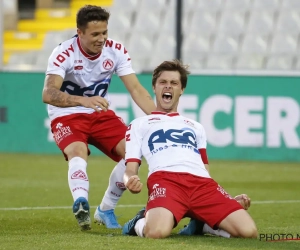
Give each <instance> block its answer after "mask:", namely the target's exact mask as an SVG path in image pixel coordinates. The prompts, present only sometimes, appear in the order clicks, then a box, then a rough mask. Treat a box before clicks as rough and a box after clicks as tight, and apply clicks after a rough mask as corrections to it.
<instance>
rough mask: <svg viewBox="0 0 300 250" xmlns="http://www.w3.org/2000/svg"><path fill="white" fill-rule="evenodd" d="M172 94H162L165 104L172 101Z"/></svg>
mask: <svg viewBox="0 0 300 250" xmlns="http://www.w3.org/2000/svg"><path fill="white" fill-rule="evenodd" d="M172 97H173V95H172V93H170V92H165V93H163V94H162V99H163V100H164V101H165V102H170V101H171V100H172Z"/></svg>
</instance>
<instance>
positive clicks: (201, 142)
mask: <svg viewBox="0 0 300 250" xmlns="http://www.w3.org/2000/svg"><path fill="white" fill-rule="evenodd" d="M206 146H207V140H206V133H205V130H204V128H203V126H202V125H200V127H199V130H198V136H197V147H198V150H199V153H200V156H201V159H202V161H203V163H204V164H208V157H207V153H206Z"/></svg>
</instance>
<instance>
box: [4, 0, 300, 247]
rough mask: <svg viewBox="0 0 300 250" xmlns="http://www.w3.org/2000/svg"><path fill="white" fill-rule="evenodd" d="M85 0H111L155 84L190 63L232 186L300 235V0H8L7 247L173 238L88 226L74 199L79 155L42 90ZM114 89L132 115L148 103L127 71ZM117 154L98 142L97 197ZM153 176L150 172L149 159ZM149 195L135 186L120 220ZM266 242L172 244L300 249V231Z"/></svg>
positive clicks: (93, 189)
mask: <svg viewBox="0 0 300 250" xmlns="http://www.w3.org/2000/svg"><path fill="white" fill-rule="evenodd" d="M85 4H92V5H99V6H103V7H105V8H108V9H109V10H110V11H111V14H112V15H111V19H110V21H109V37H111V38H112V39H115V40H117V41H120V42H122V43H123V44H124V45H125V47H126V48H127V49H128V51H129V54H130V55H131V58H132V63H133V68H134V70H135V71H136V72H137V73H138V77H139V79H140V80H141V82H142V83H143V84H144V86H145V87H146V88H147V89H148V90H149V91H151V84H150V83H151V74H149V73H150V72H151V71H152V70H153V68H154V67H155V66H156V65H157V64H158V63H160V62H161V61H163V60H170V59H172V58H181V59H182V60H183V61H184V63H187V64H189V65H190V69H191V71H192V75H191V76H190V78H189V83H188V87H187V89H186V91H185V95H183V96H182V97H181V98H182V100H181V104H180V107H179V111H180V113H181V114H183V115H185V116H188V117H190V118H192V119H195V120H197V121H200V122H201V123H203V125H204V127H205V129H206V132H207V135H208V154H209V158H210V164H211V174H212V176H213V177H214V178H215V179H216V180H217V181H218V182H219V183H220V184H221V185H222V186H223V187H224V188H225V189H226V190H227V191H228V192H229V193H230V194H232V195H236V194H239V193H247V194H248V195H249V196H250V197H252V200H253V204H252V207H251V209H250V214H251V215H252V216H253V218H254V219H255V221H256V223H257V226H258V229H259V233H263V234H283V233H286V234H288V233H289V234H292V235H293V236H294V237H298V235H299V238H300V227H299V225H300V200H299V190H300V179H299V173H300V168H299V162H300V153H299V152H300V151H299V149H300V87H299V86H300V85H299V81H300V78H299V76H300V54H299V51H300V44H299V35H300V0H182V1H180V0H89V1H87V0H26V1H23V0H0V38H1V41H2V43H1V46H0V58H2V60H0V170H1V171H2V172H1V174H0V197H1V204H0V237H2V238H1V239H0V249H21V248H22V249H30V250H32V249H74V248H78V247H90V248H91V249H94V248H95V246H99V247H100V248H101V249H162V246H161V243H159V242H160V241H157V242H155V243H153V242H152V241H151V242H149V241H142V240H138V239H136V238H133V239H131V238H130V239H128V238H126V239H125V238H124V237H122V236H121V235H120V232H119V231H118V232H111V231H109V230H106V229H105V228H104V227H101V228H96V226H93V230H92V232H91V233H90V234H85V236H86V237H82V234H81V232H78V229H77V227H76V222H75V220H74V218H73V215H72V213H71V209H70V207H68V206H70V205H71V204H72V199H71V195H70V193H69V188H68V184H67V179H66V171H67V166H66V162H65V161H64V159H63V157H62V155H61V153H60V151H59V150H58V148H57V147H56V145H55V143H54V141H53V138H52V134H51V132H50V129H49V119H48V116H47V111H46V106H45V105H44V104H43V103H42V100H41V91H42V88H43V80H44V72H45V70H46V67H47V61H48V57H49V55H50V53H51V52H52V49H53V48H54V47H55V46H57V45H58V44H59V43H60V42H62V41H64V40H66V39H68V38H70V37H72V36H73V35H74V34H75V33H76V13H77V10H78V9H79V8H80V7H81V6H83V5H85ZM180 16H181V17H182V18H181V19H180V20H179V18H178V17H180ZM179 23H181V25H180V26H179ZM180 38H182V39H180ZM110 93H111V99H112V108H113V109H115V110H116V111H117V114H118V115H120V116H121V117H122V118H123V120H124V121H125V122H126V123H129V122H130V121H131V120H132V119H134V118H135V117H137V116H140V115H143V113H142V112H141V111H140V110H139V109H138V108H137V107H136V106H135V104H134V103H133V101H132V100H131V98H130V96H129V95H128V93H127V91H126V89H125V87H124V86H123V85H122V83H121V81H120V80H119V79H118V78H117V77H114V78H113V80H112V84H111V86H110ZM113 166H114V163H113V162H112V161H111V160H110V159H107V158H106V157H104V156H102V155H100V154H99V153H98V152H97V151H95V150H93V149H92V155H91V156H90V157H89V178H90V179H91V186H90V203H91V205H92V207H93V208H95V206H96V205H97V204H98V203H99V202H100V200H101V198H102V196H103V194H104V192H105V188H106V186H107V183H108V176H109V174H110V171H111V169H112V167H113ZM141 176H142V179H143V180H144V183H145V181H146V176H147V169H146V167H145V166H144V168H143V169H141ZM57 194H59V195H57ZM145 202H146V190H144V191H143V193H142V194H140V195H138V196H133V195H131V194H129V193H125V195H124V198H123V197H122V199H121V201H120V204H119V206H118V207H117V209H116V213H117V215H121V217H120V218H119V221H120V223H122V224H123V223H125V222H126V221H127V220H128V219H130V218H131V217H132V216H133V215H134V214H135V213H136V212H137V210H138V209H139V208H140V207H141V206H143V204H144V203H145ZM93 212H94V211H93V210H92V213H93ZM16 221H17V223H16ZM186 222H187V220H185V221H183V222H182V223H181V224H180V225H179V227H177V228H176V229H175V230H174V234H176V233H177V231H178V229H179V228H180V227H182V226H183V224H184V223H186ZM99 235H101V236H108V237H106V238H104V237H102V238H99ZM112 236H114V237H112ZM74 237H76V238H78V239H80V242H78V241H77V240H76V241H74ZM2 239H3V240H2ZM99 239H100V240H99ZM149 243H150V244H149ZM260 243H264V242H258V241H257V240H254V241H239V240H232V241H230V242H228V241H226V240H221V239H213V238H211V237H208V238H203V237H201V238H200V239H199V238H197V237H192V238H189V239H187V238H179V239H178V238H176V237H171V238H170V239H168V240H166V241H164V244H165V245H164V247H163V249H174V244H176V245H180V246H181V245H183V246H184V247H185V248H187V249H199V248H200V247H203V248H204V247H205V249H222V250H223V249H254V248H255V249H299V244H297V243H300V241H298V242H297V243H296V242H295V243H291V242H289V243H286V244H287V245H285V243H282V244H278V245H274V244H273V245H266V244H260ZM267 244H268V243H267ZM271 244H272V243H271Z"/></svg>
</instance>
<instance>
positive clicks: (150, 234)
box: [144, 226, 170, 239]
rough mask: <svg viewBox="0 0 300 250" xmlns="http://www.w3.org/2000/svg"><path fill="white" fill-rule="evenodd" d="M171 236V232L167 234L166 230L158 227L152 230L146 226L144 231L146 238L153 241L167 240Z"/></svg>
mask: <svg viewBox="0 0 300 250" xmlns="http://www.w3.org/2000/svg"><path fill="white" fill-rule="evenodd" d="M169 235H170V232H167V231H166V230H163V229H162V228H159V227H156V228H151V227H147V226H145V229H144V236H145V237H146V238H151V239H162V238H166V237H168V236H169Z"/></svg>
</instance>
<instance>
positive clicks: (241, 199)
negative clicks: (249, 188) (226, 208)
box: [234, 194, 251, 210]
mask: <svg viewBox="0 0 300 250" xmlns="http://www.w3.org/2000/svg"><path fill="white" fill-rule="evenodd" d="M234 199H235V200H236V201H237V202H238V203H240V204H241V205H242V207H243V208H244V209H245V210H247V209H248V208H249V207H250V205H251V199H250V198H249V197H248V195H246V194H240V195H237V196H235V197H234Z"/></svg>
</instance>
